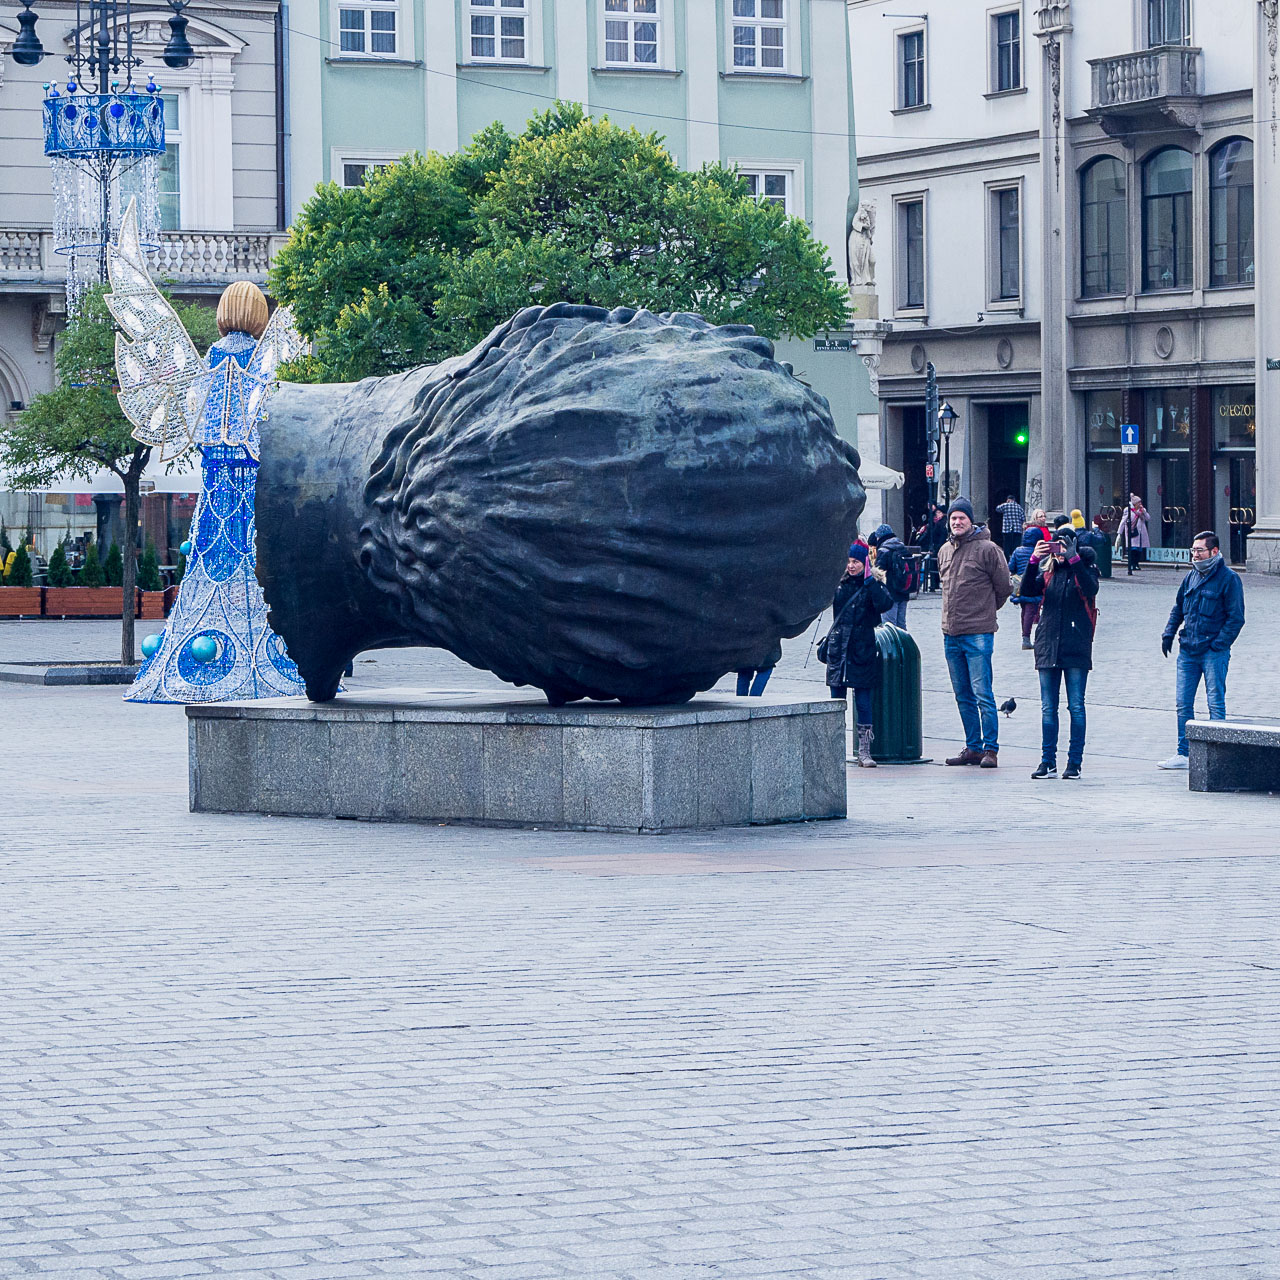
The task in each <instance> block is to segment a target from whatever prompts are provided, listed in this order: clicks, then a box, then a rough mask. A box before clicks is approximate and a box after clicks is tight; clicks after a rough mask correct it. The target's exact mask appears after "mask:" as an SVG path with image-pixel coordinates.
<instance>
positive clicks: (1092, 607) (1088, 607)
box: [1073, 578, 1098, 636]
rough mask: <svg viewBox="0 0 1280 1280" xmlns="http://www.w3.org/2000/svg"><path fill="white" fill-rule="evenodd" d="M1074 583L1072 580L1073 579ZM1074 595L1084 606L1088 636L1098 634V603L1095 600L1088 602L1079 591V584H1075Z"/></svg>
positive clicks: (1087, 598)
mask: <svg viewBox="0 0 1280 1280" xmlns="http://www.w3.org/2000/svg"><path fill="white" fill-rule="evenodd" d="M1073 581H1074V578H1073ZM1075 588H1076V595H1078V596H1079V597H1080V603H1081V604H1082V605H1084V612H1085V617H1087V618H1088V619H1089V628H1090V632H1089V634H1090V635H1093V636H1096V635H1097V634H1098V602H1097V599H1096V598H1095V599H1093V600H1090V599H1089V597H1088V596H1087V595H1085V593H1084V592H1083V591H1081V590H1080V583H1079V582H1075Z"/></svg>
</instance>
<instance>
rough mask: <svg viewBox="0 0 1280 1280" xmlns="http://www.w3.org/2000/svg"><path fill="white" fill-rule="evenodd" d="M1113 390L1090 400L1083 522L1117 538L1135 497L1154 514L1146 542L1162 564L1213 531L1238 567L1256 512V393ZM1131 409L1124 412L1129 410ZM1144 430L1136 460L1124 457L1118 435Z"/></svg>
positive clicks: (1236, 389) (1247, 387)
mask: <svg viewBox="0 0 1280 1280" xmlns="http://www.w3.org/2000/svg"><path fill="white" fill-rule="evenodd" d="M1127 397H1128V398H1127V400H1126V393H1125V391H1124V390H1122V389H1121V388H1108V389H1106V390H1100V391H1089V392H1086V393H1085V395H1084V397H1083V399H1084V412H1085V426H1086V430H1085V440H1086V446H1085V447H1086V456H1085V476H1086V487H1087V493H1086V495H1085V497H1086V506H1085V509H1084V513H1085V518H1086V519H1087V520H1092V519H1093V517H1094V516H1101V517H1102V522H1103V528H1104V529H1106V530H1107V531H1108V532H1112V531H1113V530H1114V529H1115V525H1116V522H1117V521H1118V519H1119V517H1120V514H1121V512H1122V511H1123V509H1124V504H1125V502H1126V500H1127V498H1128V493H1127V492H1126V489H1125V463H1126V462H1128V463H1129V468H1128V472H1129V475H1128V484H1129V488H1130V489H1131V490H1133V491H1134V492H1136V493H1138V494H1139V495H1140V496H1141V497H1142V499H1143V501H1144V502H1145V503H1146V505H1147V509H1148V511H1149V512H1150V513H1151V523H1150V526H1149V533H1150V536H1151V545H1152V547H1153V548H1163V549H1164V551H1165V554H1164V555H1163V556H1160V557H1159V558H1167V557H1169V556H1180V555H1181V554H1182V553H1184V552H1185V551H1186V548H1187V547H1189V546H1190V544H1191V539H1192V538H1193V537H1194V536H1195V534H1196V533H1198V532H1199V531H1200V530H1201V529H1214V530H1215V531H1216V532H1217V534H1218V536H1219V537H1220V538H1221V539H1222V544H1223V550H1224V551H1226V552H1228V554H1229V555H1230V557H1231V559H1232V560H1233V561H1235V562H1236V563H1241V562H1243V561H1244V559H1245V558H1246V556H1247V553H1248V534H1249V531H1250V529H1251V528H1252V527H1253V521H1254V518H1255V514H1256V513H1255V507H1256V477H1255V469H1254V436H1255V430H1256V426H1255V421H1254V389H1253V385H1252V384H1241V385H1238V386H1220V387H1158V388H1148V389H1145V390H1141V391H1139V390H1136V389H1135V390H1131V391H1129V392H1128V393H1127ZM1126 406H1127V407H1126ZM1126 413H1127V414H1128V415H1129V419H1128V420H1129V421H1132V422H1133V423H1135V424H1136V425H1137V426H1138V427H1139V434H1138V452H1137V453H1136V454H1134V455H1130V456H1128V457H1126V455H1124V454H1122V453H1121V452H1120V428H1121V425H1122V424H1123V423H1124V422H1125V421H1126V416H1125V415H1126Z"/></svg>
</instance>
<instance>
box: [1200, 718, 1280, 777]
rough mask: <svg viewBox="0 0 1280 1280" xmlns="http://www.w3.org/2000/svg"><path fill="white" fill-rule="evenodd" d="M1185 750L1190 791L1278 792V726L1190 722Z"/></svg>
mask: <svg viewBox="0 0 1280 1280" xmlns="http://www.w3.org/2000/svg"><path fill="white" fill-rule="evenodd" d="M1187 748H1188V753H1187V765H1188V777H1187V786H1188V787H1189V788H1190V789H1191V790H1192V791H1280V726H1274V725H1263V724H1236V723H1235V722H1233V721H1230V720H1192V721H1190V722H1189V723H1188V724H1187Z"/></svg>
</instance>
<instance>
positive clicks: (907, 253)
mask: <svg viewBox="0 0 1280 1280" xmlns="http://www.w3.org/2000/svg"><path fill="white" fill-rule="evenodd" d="M923 308H924V201H923V200H900V201H898V310H900V311H912V310H917V309H920V310H923Z"/></svg>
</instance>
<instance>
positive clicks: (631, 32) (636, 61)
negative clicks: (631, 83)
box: [604, 0, 658, 67]
mask: <svg viewBox="0 0 1280 1280" xmlns="http://www.w3.org/2000/svg"><path fill="white" fill-rule="evenodd" d="M604 60H605V63H606V64H607V65H610V66H618V65H619V64H621V65H628V64H630V65H634V66H639V67H656V66H657V65H658V0H604Z"/></svg>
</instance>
